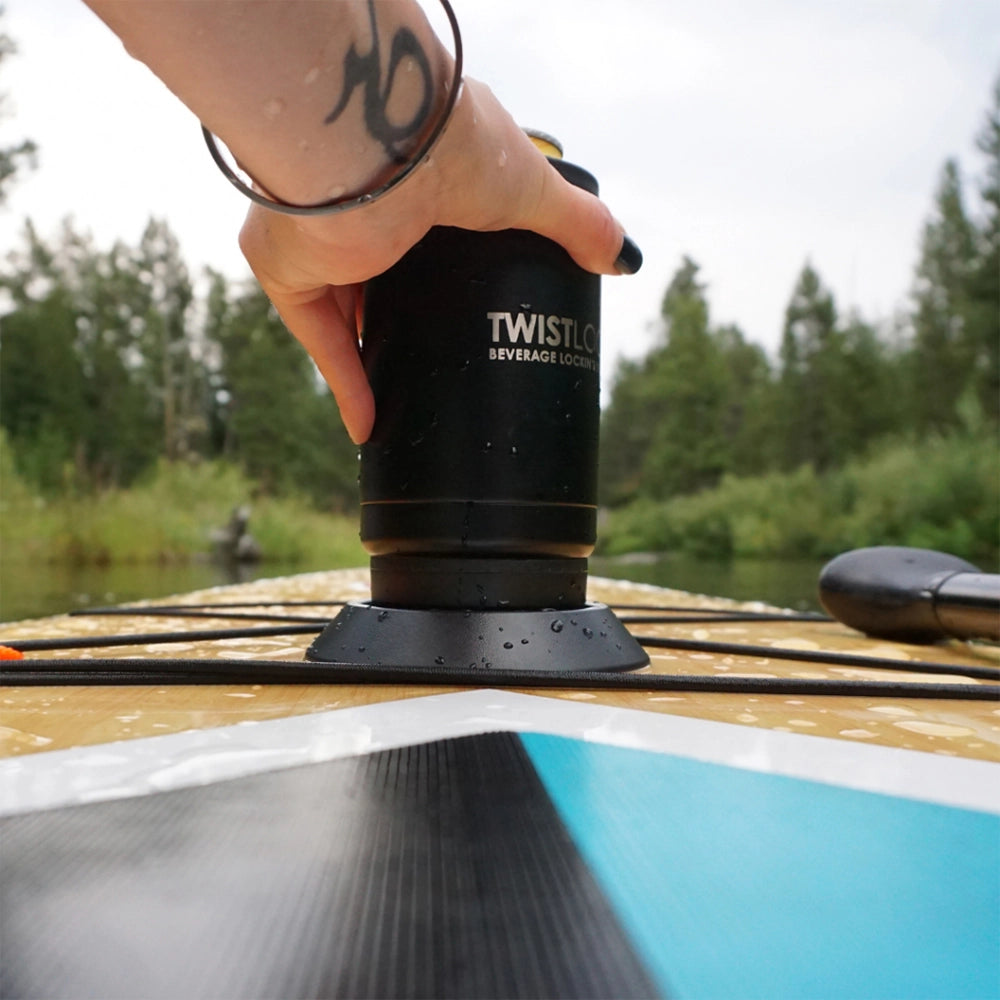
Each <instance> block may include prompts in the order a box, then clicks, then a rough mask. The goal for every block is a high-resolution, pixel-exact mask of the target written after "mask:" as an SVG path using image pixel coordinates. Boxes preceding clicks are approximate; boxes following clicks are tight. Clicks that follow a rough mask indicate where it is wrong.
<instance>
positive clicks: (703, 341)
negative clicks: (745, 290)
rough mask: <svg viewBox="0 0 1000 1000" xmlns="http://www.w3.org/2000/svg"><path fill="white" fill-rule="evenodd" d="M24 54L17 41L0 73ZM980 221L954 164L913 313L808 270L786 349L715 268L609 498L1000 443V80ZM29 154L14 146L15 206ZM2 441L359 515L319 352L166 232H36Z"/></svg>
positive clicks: (2, 289)
mask: <svg viewBox="0 0 1000 1000" xmlns="http://www.w3.org/2000/svg"><path fill="white" fill-rule="evenodd" d="M11 51H12V46H11V45H10V42H9V39H6V38H5V37H4V36H2V35H0V60H2V59H3V58H4V57H5V56H6V55H8V54H9V53H10V52H11ZM977 145H978V147H979V149H980V151H981V152H982V154H983V156H984V158H985V160H984V162H985V168H984V170H983V173H982V175H981V176H979V177H977V178H975V179H974V185H973V187H974V192H973V196H972V199H971V200H972V202H973V204H972V207H970V198H969V192H968V190H967V185H966V184H964V183H963V180H962V174H961V171H960V169H959V165H958V163H957V162H956V161H954V160H950V161H948V162H947V163H946V164H945V165H944V167H943V169H942V172H941V176H940V181H939V184H938V187H937V190H936V192H935V194H934V199H933V203H932V206H931V210H930V214H929V217H928V219H927V222H926V224H925V226H924V229H923V233H922V236H921V244H920V252H919V262H918V264H917V267H916V273H915V275H914V282H913V293H912V297H911V301H910V302H909V303H908V304H907V307H906V308H905V310H903V311H901V312H900V314H899V315H898V316H897V317H896V318H895V319H894V321H893V322H891V323H890V324H882V325H875V324H872V323H870V322H868V321H867V320H865V319H864V318H863V317H862V316H860V315H858V314H857V313H856V312H852V311H848V312H847V313H846V314H841V312H840V310H839V309H838V307H837V304H836V302H835V301H834V297H833V295H832V293H831V292H830V291H829V289H828V288H826V287H825V285H824V283H823V280H822V277H821V276H820V274H819V273H818V272H817V270H816V269H815V268H814V267H813V266H812V265H811V264H810V263H808V262H807V263H806V264H805V266H804V267H803V269H802V272H801V274H800V275H799V277H798V280H797V282H796V283H795V286H794V288H793V290H792V293H791V297H790V300H789V303H788V307H787V310H786V314H785V321H784V328H783V332H782V338H781V345H780V350H779V353H778V356H777V357H776V358H770V357H768V355H767V354H766V353H765V351H764V350H763V349H762V348H761V347H760V346H758V345H756V344H753V343H751V342H749V341H748V340H747V338H746V337H745V336H744V334H743V333H742V331H741V330H740V329H739V328H738V327H737V326H734V325H725V326H717V325H714V324H713V323H712V320H711V316H710V309H709V301H708V293H707V291H706V288H705V286H704V284H703V282H702V281H701V280H700V278H699V267H698V264H697V263H696V262H694V261H692V260H690V259H688V258H685V259H684V260H683V261H682V262H681V264H680V266H679V267H678V269H677V271H676V273H675V274H674V275H673V277H672V279H671V280H670V282H669V285H668V287H667V289H666V292H665V294H664V297H663V301H662V307H661V314H660V324H659V336H658V340H657V342H656V344H654V346H653V347H652V349H651V350H650V351H649V352H648V353H647V354H646V355H645V357H643V358H641V359H638V360H626V361H622V362H621V363H620V364H619V367H618V370H617V371H616V374H615V378H614V382H613V388H612V392H611V394H610V398H609V400H608V401H607V403H606V406H605V409H604V413H603V418H602V442H601V447H602V456H601V480H600V496H601V500H602V502H603V503H604V504H606V505H609V506H612V507H616V506H622V505H625V504H628V503H629V502H631V501H639V502H649V501H660V500H664V499H666V498H669V497H677V496H686V495H691V494H696V493H698V492H699V491H703V490H706V489H710V488H712V487H714V486H716V485H718V484H719V483H720V482H722V481H723V480H724V479H725V478H726V477H740V476H752V475H758V474H760V473H762V472H768V471H772V470H773V471H782V470H794V469H797V468H801V467H804V466H808V467H811V468H813V469H814V470H816V471H819V472H822V471H823V470H827V469H833V468H838V467H841V466H843V465H844V464H845V463H847V462H848V461H849V460H851V459H854V458H856V457H857V456H859V455H863V454H865V452H866V451H867V450H868V449H870V448H871V447H872V446H873V445H874V444H877V443H878V442H880V441H885V440H887V439H892V438H900V437H903V438H905V439H907V440H915V441H920V440H924V439H927V438H928V437H930V436H942V435H945V436H947V435H952V434H965V435H976V436H982V435H986V436H987V437H990V439H991V440H995V438H996V434H997V426H998V419H1000V359H998V350H1000V80H998V82H997V84H996V86H995V88H994V92H993V95H992V106H991V108H990V110H989V112H988V114H987V115H986V119H985V122H984V124H983V127H982V130H981V132H980V134H979V135H978V136H977ZM33 152H34V147H33V145H32V144H31V143H30V141H27V140H26V141H24V142H22V143H21V144H19V145H17V146H14V147H9V148H7V149H0V204H2V203H3V198H4V195H5V193H6V191H7V189H8V183H9V181H10V180H11V179H12V178H13V176H14V174H15V173H16V172H17V170H18V169H21V170H23V169H24V168H25V166H26V165H27V164H28V163H29V162H30V158H31V156H32V154H33ZM0 342H2V350H0V386H2V391H0V434H2V435H3V436H4V438H5V439H6V442H7V445H8V446H9V448H10V451H11V453H12V456H13V461H14V464H15V467H16V468H17V470H18V472H19V473H20V475H22V476H23V477H24V479H25V480H26V482H28V483H29V484H30V485H31V486H32V488H34V489H36V490H37V491H39V492H40V493H43V494H46V493H47V494H57V493H65V492H67V491H81V492H92V491H96V490H101V489H104V488H108V487H127V486H129V485H130V484H132V483H134V482H135V481H136V480H137V479H138V478H139V477H141V476H142V475H143V474H144V473H145V472H147V471H149V470H151V469H152V468H154V467H155V465H156V463H157V462H158V461H160V460H161V459H162V458H166V459H167V460H168V461H194V460H198V459H209V460H211V459H225V460H229V461H231V462H232V463H234V464H236V465H238V466H240V467H241V468H242V469H243V470H244V471H245V472H246V473H247V475H248V476H249V477H250V478H251V479H252V480H253V481H254V482H256V483H258V484H259V488H260V489H261V490H262V491H264V492H266V493H270V494H278V495H280V494H282V493H290V492H294V493H297V494H300V495H301V494H304V495H306V496H308V497H310V498H311V499H312V500H313V501H314V502H315V504H316V505H317V506H319V507H321V508H324V509H341V510H352V509H353V508H354V506H355V504H356V501H357V484H356V477H357V462H356V457H355V456H356V448H355V447H354V446H353V445H352V444H351V442H350V440H349V439H348V437H347V435H346V433H345V432H344V431H343V428H342V426H341V423H340V420H339V418H338V416H337V413H336V407H335V404H334V401H333V398H332V396H331V395H330V394H329V392H328V391H327V390H326V388H325V386H323V385H322V383H321V382H320V380H319V378H318V375H317V373H316V370H315V368H314V366H313V364H312V362H311V361H310V360H309V358H308V357H307V356H306V354H305V353H304V351H303V350H302V349H301V347H300V346H299V345H298V343H297V342H296V341H294V340H293V339H292V338H291V337H290V336H289V335H288V334H287V332H286V331H285V330H284V328H283V326H282V324H281V322H280V320H279V319H278V317H277V315H276V313H275V312H274V310H273V308H272V307H271V306H270V304H269V302H268V301H267V299H266V297H265V296H264V295H263V293H262V292H261V291H260V289H259V288H258V287H257V286H256V284H255V283H252V282H238V283H234V282H232V281H230V280H228V279H227V278H225V277H224V276H223V275H221V274H219V273H215V272H213V271H210V270H209V271H206V272H205V273H204V274H202V275H200V276H197V277H196V278H193V277H192V275H191V274H190V273H189V270H188V268H187V266H186V265H185V263H184V261H183V259H182V257H181V254H180V250H179V246H178V242H177V239H176V237H175V236H174V234H173V233H172V232H171V230H170V228H169V226H168V224H167V223H166V222H165V221H162V220H157V219H151V220H150V221H149V223H148V225H147V227H146V229H145V231H144V233H143V234H142V237H141V239H140V240H139V242H138V244H137V245H134V246H132V245H128V244H127V243H125V242H122V241H119V242H117V243H115V245H114V246H112V247H111V248H110V249H101V248H99V247H97V246H95V244H94V242H93V240H92V238H91V237H90V236H89V235H88V234H86V233H81V232H78V231H77V230H76V229H75V228H74V226H73V224H72V223H71V222H66V223H65V224H64V225H63V228H62V230H61V232H59V233H58V234H56V235H55V236H54V237H50V238H45V237H43V236H42V235H40V234H39V233H38V232H37V231H36V229H35V227H34V226H33V225H32V224H31V222H30V221H28V222H26V224H25V228H24V235H23V239H22V245H21V247H20V248H19V249H16V250H14V251H13V252H11V253H9V254H8V255H7V257H6V258H5V260H4V261H3V262H2V264H0Z"/></svg>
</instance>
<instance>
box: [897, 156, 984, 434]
mask: <svg viewBox="0 0 1000 1000" xmlns="http://www.w3.org/2000/svg"><path fill="white" fill-rule="evenodd" d="M975 248H976V237H975V231H974V229H973V226H972V224H971V223H970V221H969V218H968V215H967V214H966V210H965V204H964V199H963V195H962V184H961V178H960V175H959V171H958V164H957V163H956V162H955V161H954V160H949V161H948V162H947V163H946V164H945V166H944V169H943V171H942V173H941V180H940V182H939V184H938V188H937V191H936V193H935V199H934V210H933V214H932V215H931V218H930V219H929V220H928V221H927V222H926V224H925V225H924V229H923V235H922V237H921V245H920V260H919V263H918V265H917V273H916V282H915V288H914V312H913V350H912V361H911V364H912V391H913V399H912V403H911V407H912V421H913V424H914V426H915V428H916V429H917V431H918V432H919V433H921V434H926V433H928V432H930V431H939V432H941V431H947V430H950V429H952V428H954V427H956V426H958V424H959V422H960V420H959V413H958V403H959V400H960V399H961V397H962V395H963V392H964V391H965V389H966V387H967V386H968V385H969V383H970V378H971V375H972V372H973V371H974V369H975V355H976V350H975V347H974V344H973V331H972V330H971V329H970V311H971V310H970V297H969V284H970V279H971V278H972V275H973V273H974V269H975Z"/></svg>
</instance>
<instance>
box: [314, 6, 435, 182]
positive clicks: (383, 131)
mask: <svg viewBox="0 0 1000 1000" xmlns="http://www.w3.org/2000/svg"><path fill="white" fill-rule="evenodd" d="M368 14H369V18H370V20H371V29H372V45H371V48H370V49H369V50H368V53H367V54H366V55H360V54H359V53H358V50H357V49H356V48H355V47H354V45H353V44H352V45H351V48H350V51H348V53H347V55H346V56H345V57H344V89H343V92H342V93H341V95H340V100H339V101H338V102H337V106H336V107H335V108H334V109H333V110H332V111H331V112H330V113H329V114H328V115H327V116H326V118H325V119H324V124H326V125H330V124H332V123H333V122H335V121H336V120H337V119H338V118H339V117H340V116H341V114H342V113H343V111H344V109H345V108H346V107H347V104H348V102H349V101H350V99H351V95H352V94H353V93H354V91H355V89H356V88H357V87H359V86H363V88H364V90H363V96H364V108H365V126H366V127H367V129H368V133H369V135H371V136H372V138H374V139H376V140H378V142H380V143H381V144H382V148H383V149H384V150H385V151H386V153H387V154H388V155H389V157H390V159H391V160H392V161H393V162H395V163H405V162H406V161H407V159H408V156H407V154H406V153H404V152H403V151H402V150H401V149H400V148H399V145H398V144H399V143H401V142H405V141H406V140H407V139H412V138H413V137H414V136H416V135H417V134H418V133H419V132H420V130H421V129H422V128H423V126H424V123H425V122H426V121H427V116H428V114H429V113H430V110H431V100H432V95H433V90H434V81H433V79H432V77H431V67H430V63H429V61H428V59H427V54H426V53H425V52H424V50H423V49H422V48H421V47H420V42H419V41H418V40H417V36H416V35H415V34H414V33H413V32H412V31H411V30H410V29H409V28H406V27H403V28H399V29H398V30H397V31H396V33H395V34H394V35H393V36H392V50H391V52H390V54H389V66H388V76H387V78H386V81H385V88H384V89H381V82H382V65H381V63H382V55H381V50H380V48H379V40H378V30H377V27H376V24H375V4H374V2H373V0H368ZM407 57H409V58H410V59H412V60H413V61H414V62H415V63H416V65H417V68H418V69H419V70H420V75H421V78H422V79H421V86H422V88H423V90H422V95H421V100H420V107H419V108H417V110H416V111H415V112H414V114H413V117H412V118H411V119H410V120H409V121H408V122H404V123H402V124H399V125H394V124H393V123H392V122H390V121H389V120H388V118H387V117H386V107H387V105H388V103H389V99H390V97H391V96H392V88H393V84H394V83H395V81H396V70H397V69H398V67H399V64H400V63H401V62H402V61H403V60H404V59H406V58H407Z"/></svg>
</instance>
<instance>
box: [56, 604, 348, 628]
mask: <svg viewBox="0 0 1000 1000" xmlns="http://www.w3.org/2000/svg"><path fill="white" fill-rule="evenodd" d="M74 614H77V615H79V614H80V612H74ZM86 614H92V615H99V616H108V617H114V616H116V615H117V616H120V617H123V618H142V617H143V616H144V615H146V616H149V617H151V618H235V619H239V620H241V621H251V622H253V621H258V622H311V623H313V624H316V625H321V624H323V623H325V622H328V621H329V620H330V619H329V617H326V618H317V617H316V616H314V615H270V614H253V615H250V614H247V613H246V612H245V611H232V612H225V611H202V610H201V609H200V608H199V607H191V608H185V607H183V606H179V607H178V608H176V609H175V608H107V609H105V610H102V611H90V612H86Z"/></svg>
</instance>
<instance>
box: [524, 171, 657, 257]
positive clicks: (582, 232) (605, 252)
mask: <svg viewBox="0 0 1000 1000" xmlns="http://www.w3.org/2000/svg"><path fill="white" fill-rule="evenodd" d="M544 167H545V172H544V173H543V175H542V177H541V179H540V189H541V194H540V196H539V198H538V200H537V202H536V203H535V207H534V209H533V211H532V212H531V213H530V214H529V215H528V216H527V218H526V220H525V222H524V223H523V224H522V225H523V228H526V229H532V230H534V231H535V232H537V233H540V234H541V235H542V236H547V237H548V238H549V239H551V240H554V241H555V242H556V243H559V244H560V245H561V246H562V247H564V248H565V250H566V251H567V252H568V253H569V255H570V256H571V257H572V258H573V259H574V260H575V261H576V262H577V263H578V264H579V265H580V266H581V267H583V268H585V269H586V270H588V271H593V272H594V273H595V274H635V272H636V271H638V270H639V268H640V267H641V266H642V252H641V251H640V250H639V247H638V246H637V245H636V244H635V242H634V241H633V240H632V239H631V238H630V237H629V236H628V235H627V234H626V232H625V229H624V227H623V226H622V225H621V223H620V222H618V221H617V219H615V217H614V216H613V215H612V214H611V210H610V209H609V208H608V206H607V205H605V204H604V202H603V201H601V200H600V199H599V198H596V197H595V196H594V195H592V194H590V193H589V192H588V191H584V190H583V189H582V188H578V187H576V186H575V185H573V184H570V183H569V181H567V180H565V179H564V178H563V177H562V176H560V174H558V173H557V172H556V170H555V168H554V167H552V166H551V165H550V164H549V163H548V162H547V161H546V162H545V165H544Z"/></svg>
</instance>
